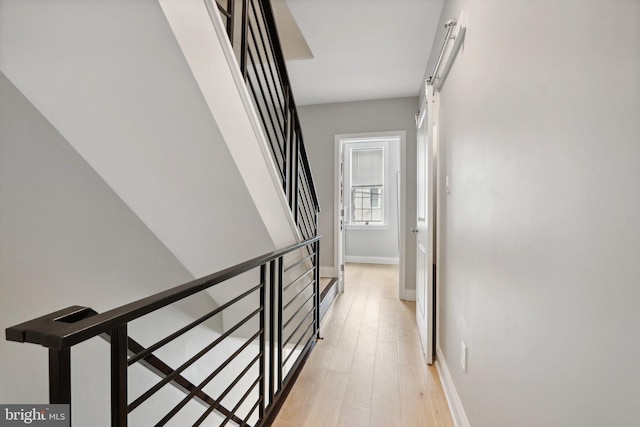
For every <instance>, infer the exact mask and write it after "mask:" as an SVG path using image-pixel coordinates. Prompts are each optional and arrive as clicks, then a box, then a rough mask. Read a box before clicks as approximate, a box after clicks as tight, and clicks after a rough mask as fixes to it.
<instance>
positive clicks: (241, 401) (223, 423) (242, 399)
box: [220, 375, 262, 427]
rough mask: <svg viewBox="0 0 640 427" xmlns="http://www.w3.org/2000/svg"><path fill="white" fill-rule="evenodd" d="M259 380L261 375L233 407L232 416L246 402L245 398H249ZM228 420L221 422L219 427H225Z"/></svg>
mask: <svg viewBox="0 0 640 427" xmlns="http://www.w3.org/2000/svg"><path fill="white" fill-rule="evenodd" d="M261 379H262V375H260V376H258V378H257V379H256V380H255V381H254V382H253V384H251V386H250V387H249V388H248V389H247V391H246V392H245V393H244V394H243V395H242V397H241V398H240V400H239V401H238V403H237V404H236V406H234V407H233V409H232V410H231V411H232V412H233V413H234V414H235V413H236V411H237V410H238V409H240V406H242V404H243V403H244V401H245V400H247V397H249V394H251V391H252V390H253V389H254V388H255V387H256V386H257V385H258V383H259V382H260V380H261ZM230 420H231V417H226V418H225V419H224V421H222V424H220V427H224V426H226V425H227V423H228V422H229V421H230Z"/></svg>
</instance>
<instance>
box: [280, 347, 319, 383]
mask: <svg viewBox="0 0 640 427" xmlns="http://www.w3.org/2000/svg"><path fill="white" fill-rule="evenodd" d="M314 341H315V340H314V339H313V334H311V337H309V340H307V343H306V344H305V346H304V348H303V349H302V351H301V352H300V354H301V355H304V354H306V352H307V351H308V350H309V348H310V347H312V346H315V344H314ZM303 359H304V357H301V358H298V359H297V360H296V361H295V362H294V363H293V365H292V366H291V369H290V370H289V372H288V373H287V375H285V377H284V378H283V380H282V385H283V387H282V388H283V389H285V388H286V387H287V384H288V383H289V381H290V380H291V377H292V375H295V374H296V369H297V368H298V365H299V364H300V362H301V361H302V360H303ZM283 366H284V364H283Z"/></svg>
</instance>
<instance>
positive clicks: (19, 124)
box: [0, 73, 220, 425]
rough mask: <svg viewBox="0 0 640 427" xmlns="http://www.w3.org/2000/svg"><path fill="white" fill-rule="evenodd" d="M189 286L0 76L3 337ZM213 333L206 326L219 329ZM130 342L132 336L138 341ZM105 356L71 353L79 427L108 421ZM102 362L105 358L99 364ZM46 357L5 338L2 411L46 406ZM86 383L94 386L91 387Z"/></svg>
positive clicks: (184, 274) (188, 314)
mask: <svg viewBox="0 0 640 427" xmlns="http://www.w3.org/2000/svg"><path fill="white" fill-rule="evenodd" d="M192 279H193V276H192V275H191V274H190V273H189V272H188V271H187V270H186V269H185V268H184V266H183V265H182V264H181V263H180V262H179V261H178V260H177V259H176V258H175V256H173V254H171V252H170V251H169V250H168V249H167V248H166V247H165V246H164V245H163V244H162V242H160V241H159V240H158V238H157V237H156V236H154V235H153V233H152V232H151V231H150V230H149V229H148V228H147V227H146V226H145V225H144V224H143V223H142V222H141V221H140V219H139V218H138V217H137V216H136V215H135V214H134V213H133V212H132V211H131V210H130V209H129V208H128V207H127V206H126V205H125V204H124V203H123V202H122V200H121V199H120V198H119V197H118V196H117V195H116V194H115V193H114V192H113V190H111V189H110V188H109V186H108V185H106V183H105V182H104V181H103V180H102V179H100V177H98V176H97V175H96V173H95V171H94V170H93V169H92V168H91V167H90V166H89V165H88V164H87V163H86V162H85V161H84V160H83V159H82V158H81V157H80V156H79V155H78V154H77V152H76V151H75V150H74V149H73V148H72V147H71V146H70V145H69V144H68V143H67V142H66V141H65V140H64V138H63V137H62V136H61V135H60V133H59V132H57V130H56V129H55V128H54V127H53V126H52V125H51V124H50V123H49V122H47V120H46V119H45V118H44V117H43V116H42V115H41V114H40V113H39V112H38V111H37V110H36V109H35V108H34V107H33V105H31V104H30V103H29V102H28V100H27V99H26V98H25V97H24V96H23V95H22V94H20V92H19V91H18V90H17V89H16V88H15V87H14V86H13V85H11V83H10V82H9V81H8V80H7V79H6V78H5V76H4V75H3V74H2V73H0V294H1V295H0V327H1V328H2V330H4V329H5V328H7V327H10V326H13V325H16V324H18V323H22V322H24V321H27V320H29V319H32V318H35V317H38V316H42V315H44V314H46V313H50V312H53V311H56V310H59V309H62V308H64V307H67V306H70V305H85V306H88V307H92V308H94V309H95V310H97V311H99V312H102V311H106V310H108V309H111V308H114V307H117V306H119V305H122V304H125V303H128V302H131V301H133V300H136V299H139V298H143V297H146V296H148V295H150V294H153V293H156V292H160V291H162V290H165V289H167V288H170V287H173V286H176V285H178V284H181V283H184V282H187V281H189V280H192ZM213 308H215V304H214V302H213V300H211V298H209V297H208V296H207V295H206V294H205V295H200V296H199V298H197V299H196V300H193V299H192V300H190V301H189V303H188V304H186V305H178V307H177V308H174V309H173V310H172V311H171V313H169V315H168V316H167V321H168V320H169V319H172V320H173V319H183V318H191V319H193V318H194V317H195V316H197V313H201V312H203V311H205V310H211V309H213ZM219 323H220V322H218V326H217V327H216V325H215V324H213V325H212V326H213V327H214V328H218V329H219V328H220V324H219ZM136 332H137V331H132V333H131V335H132V336H133V337H134V338H137V339H140V340H143V337H141V336H140V335H136ZM107 349H108V347H107V344H106V343H105V342H104V341H102V340H101V339H100V338H97V339H95V340H93V342H92V343H88V344H87V345H81V346H80V347H79V348H78V349H74V350H73V351H72V358H73V361H74V376H73V385H72V388H73V390H74V391H75V392H76V393H74V401H75V402H76V403H77V405H76V406H74V413H75V414H76V416H78V417H80V418H79V420H85V421H86V420H90V419H91V418H87V417H91V416H92V415H96V414H97V417H98V418H97V419H101V418H105V419H108V413H109V409H108V402H109V386H108V384H109V382H108V366H109V364H108V350H107ZM99 355H103V356H104V357H105V360H104V363H102V364H100V363H101V361H102V359H100V357H99ZM47 356H48V352H47V350H46V349H45V348H42V347H39V346H36V345H33V344H19V343H14V342H8V341H6V340H4V335H3V339H2V340H0V377H1V378H2V381H0V402H3V403H45V402H47V401H48V372H47V366H48V365H47ZM93 367H97V368H98V369H97V370H92V368H93ZM87 378H91V379H92V380H91V386H90V387H87ZM101 398H103V400H102V401H101V400H100V399H101ZM96 399H97V400H96ZM100 403H104V405H102V406H101V405H100ZM79 425H99V424H94V423H91V422H84V423H83V422H79Z"/></svg>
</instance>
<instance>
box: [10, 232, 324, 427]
mask: <svg viewBox="0 0 640 427" xmlns="http://www.w3.org/2000/svg"><path fill="white" fill-rule="evenodd" d="M319 241H320V237H315V238H312V239H308V240H306V241H304V242H302V243H298V244H294V245H291V246H289V247H287V248H284V249H280V250H276V251H273V252H270V253H267V254H264V255H262V256H258V257H256V258H253V259H251V260H248V261H246V262H243V263H240V264H238V265H236V266H234V267H230V268H227V269H225V270H222V271H220V272H218V273H214V274H211V275H209V276H206V277H203V278H201V279H197V280H193V281H191V282H188V283H185V284H184V285H181V286H177V287H175V288H172V289H169V290H167V291H164V292H159V293H157V294H155V295H152V296H150V297H147V298H143V299H140V300H138V301H135V302H133V303H130V304H126V305H124V306H122V307H119V308H116V309H113V310H110V311H107V312H105V313H102V314H98V313H96V312H95V311H94V310H92V309H91V308H87V307H80V306H72V307H68V308H66V309H64V310H59V311H56V312H54V313H51V314H49V315H46V316H42V317H39V318H36V319H33V320H31V321H28V322H25V323H22V324H19V325H16V326H13V327H10V328H7V329H6V337H7V339H8V340H10V341H17V342H29V343H35V344H40V345H43V346H45V347H48V348H49V372H50V375H49V378H50V381H49V387H50V403H71V358H70V351H71V349H72V347H73V346H75V345H76V344H79V343H82V342H84V341H86V340H88V339H90V338H93V337H96V336H102V337H103V338H105V337H106V338H105V339H107V340H108V341H109V342H110V343H111V369H112V373H111V393H112V400H111V408H112V411H111V412H112V415H111V416H112V425H114V426H126V425H127V419H128V414H129V413H130V412H132V411H134V410H135V409H136V408H138V407H139V406H140V405H141V404H143V403H144V402H145V401H146V400H147V399H148V398H150V397H151V396H153V395H155V394H156V393H157V392H158V391H159V390H160V389H162V388H163V387H164V386H165V385H167V384H175V385H177V386H179V387H180V388H181V389H182V390H183V391H185V394H186V397H185V398H184V399H183V400H182V401H181V402H180V403H179V404H178V405H176V406H175V407H173V408H168V410H169V412H168V413H167V414H165V415H164V417H163V418H162V419H161V420H160V422H159V424H158V425H164V423H166V422H168V421H169V420H170V419H171V418H172V417H174V416H175V415H176V414H177V413H178V412H179V411H180V410H181V409H182V408H183V407H185V406H186V404H187V403H188V402H189V401H190V400H193V399H197V400H199V401H200V402H201V403H202V404H204V405H205V406H207V409H206V410H205V412H204V413H203V414H202V415H201V418H200V419H199V420H200V421H198V422H201V421H204V420H205V419H206V418H207V417H208V416H209V415H210V414H211V413H214V412H216V413H219V414H221V415H222V416H223V417H226V418H225V420H226V421H225V423H226V422H228V421H233V422H235V423H237V424H239V425H247V424H246V423H247V421H248V420H249V419H251V418H252V417H256V416H257V421H256V422H255V423H254V425H255V426H256V427H257V426H262V425H265V424H266V425H268V424H269V422H270V421H271V420H273V417H274V413H275V412H277V410H278V409H279V407H280V406H281V404H282V399H284V397H286V394H287V391H286V390H287V387H289V386H290V382H291V381H292V379H293V378H294V377H295V376H296V375H297V374H296V372H295V370H296V369H297V367H298V366H300V364H301V363H302V362H303V360H305V359H306V357H307V355H308V352H309V351H310V350H311V349H312V348H313V346H314V344H315V338H317V337H318V336H319V316H320V313H319V300H320V299H319V298H320V289H319V273H318V270H319V269H318V266H319V253H320V252H319V249H320V242H319ZM301 251H302V252H301ZM294 252H296V253H297V256H296V257H292V258H293V259H290V260H289V261H287V262H288V263H290V265H285V255H288V254H291V253H294ZM308 254H310V255H308ZM290 258H291V257H290ZM301 260H302V261H301ZM294 268H295V269H297V270H304V271H303V272H302V273H301V272H300V271H295V270H293V269H294ZM255 269H259V273H260V282H259V284H257V285H255V286H254V285H250V287H249V288H248V289H247V290H244V289H243V290H239V291H238V292H237V294H236V295H234V296H231V297H229V301H227V302H225V303H224V304H221V305H220V306H219V307H217V308H215V309H213V310H211V311H210V312H208V313H206V314H204V315H203V316H201V317H200V318H198V319H196V320H194V321H193V322H191V323H189V324H188V325H186V326H184V327H182V328H178V329H177V330H176V331H175V332H173V333H168V334H167V335H166V336H165V337H164V338H161V339H159V340H158V341H157V342H156V343H154V344H151V345H149V346H148V347H146V348H145V347H143V346H142V345H140V344H138V343H137V342H136V341H134V340H132V339H131V338H130V337H129V335H128V333H127V327H128V324H129V323H130V322H131V321H133V320H135V319H138V318H140V317H142V316H145V315H147V314H150V313H152V312H155V311H157V310H159V309H162V308H164V307H167V306H169V305H171V304H174V303H176V302H178V301H180V300H182V299H184V298H187V297H189V296H192V295H195V294H197V293H199V292H202V291H204V290H206V289H209V288H212V287H215V286H217V285H220V284H222V283H223V282H226V281H228V280H229V279H232V278H234V277H237V276H239V275H241V274H243V273H247V272H249V271H252V270H255ZM285 271H286V272H287V274H286V276H287V277H286V279H287V283H285V282H284V279H285V273H284V272H285ZM289 276H291V277H289ZM300 277H308V278H309V280H308V282H304V283H299V282H300V280H299V279H300ZM255 293H259V302H258V305H257V306H255V307H252V306H250V307H249V308H248V309H247V308H246V307H245V309H246V311H249V313H248V314H247V315H246V316H245V315H244V314H242V316H244V318H243V319H242V320H240V321H238V322H237V323H236V324H235V325H229V326H228V327H226V328H225V331H224V332H222V333H220V334H214V335H216V338H215V339H214V340H213V341H212V342H211V343H209V344H206V345H204V347H203V348H202V350H200V351H198V352H197V353H196V354H195V355H193V356H191V357H189V358H188V360H186V361H184V362H182V363H181V365H180V366H178V367H177V368H172V367H169V366H168V365H167V364H166V363H164V362H163V361H162V360H160V359H159V358H158V356H157V355H155V354H154V351H157V350H158V349H160V348H162V347H163V346H164V345H165V344H168V343H170V342H172V341H173V340H175V339H176V338H178V337H180V336H182V335H183V334H184V333H186V332H187V331H189V330H191V329H193V328H194V327H195V326H197V325H200V324H202V323H203V322H204V321H206V320H208V319H210V318H212V317H213V316H215V315H216V314H219V313H222V312H223V311H224V310H225V309H229V308H231V309H233V308H235V305H236V304H238V303H239V302H241V301H245V302H246V303H247V304H249V303H250V301H247V300H246V297H247V296H249V295H251V294H255ZM300 295H305V297H304V298H302V300H303V301H304V302H303V303H302V305H301V306H299V307H298V306H296V307H297V310H295V312H293V313H290V312H287V313H285V310H287V309H288V307H289V305H290V304H291V302H292V301H293V300H298V299H300V298H299V296H300ZM285 301H286V303H285ZM249 305H250V304H249ZM256 318H257V319H258V320H259V326H258V327H257V332H255V330H254V332H250V333H249V335H251V336H250V337H249V338H243V337H244V336H245V334H240V335H237V333H238V332H239V330H240V329H241V328H243V327H245V325H246V326H248V325H249V324H248V322H249V321H250V320H251V319H256ZM294 319H295V321H294ZM225 326H226V325H225ZM294 326H295V327H294ZM305 326H306V328H305ZM303 328H305V329H304V330H303ZM250 329H251V328H250ZM300 331H302V333H300ZM283 336H286V337H287V338H286V341H283V340H282V338H283ZM226 339H233V340H235V341H234V342H235V343H236V344H238V343H239V342H241V341H243V340H244V343H243V344H242V345H241V346H240V347H238V348H235V347H234V352H233V354H231V355H229V356H224V357H225V358H226V359H225V360H224V361H223V362H221V363H220V364H219V365H218V366H210V367H209V369H210V371H211V373H210V374H209V375H208V376H207V377H206V378H205V380H203V381H201V382H200V384H198V385H195V384H193V383H191V382H190V381H189V380H187V379H186V378H185V377H184V376H183V374H182V373H183V372H184V371H185V370H187V369H188V368H189V367H190V366H192V365H194V364H195V363H198V362H199V361H200V360H201V358H202V357H203V356H205V355H207V354H208V353H209V352H211V351H216V350H217V346H218V344H220V343H222V342H223V341H224V340H226ZM256 340H257V341H258V343H256ZM296 340H297V341H296ZM293 341H296V343H295V346H293V347H292V348H291V347H290V344H292V342H293ZM285 346H287V352H288V354H287V355H286V358H285V357H283V351H284V347H285ZM293 349H297V352H294V351H293ZM255 350H257V354H255ZM221 354H222V353H221ZM240 354H244V359H245V360H246V358H247V357H251V358H252V361H251V362H250V363H249V364H243V363H244V362H243V360H240V359H241V358H240V357H239V355H240ZM267 355H268V361H267ZM294 356H295V357H294ZM185 357H188V356H185ZM292 360H294V363H293V367H291V368H289V362H290V361H292ZM136 363H142V364H144V365H145V366H147V367H148V368H149V367H151V368H153V369H154V370H155V371H156V373H158V374H159V375H160V374H161V377H162V378H161V380H160V381H159V382H158V383H156V384H155V385H153V386H152V387H150V388H148V389H147V390H146V391H144V392H142V394H140V395H139V396H137V397H136V398H135V399H132V401H131V403H128V402H129V397H128V395H127V393H128V387H127V384H128V373H127V370H128V367H129V366H132V365H134V364H136ZM238 365H239V366H240V367H238ZM228 367H233V369H242V368H243V369H242V372H241V373H240V374H239V375H237V376H236V377H235V379H233V380H230V381H231V383H230V384H226V385H225V386H226V388H225V390H224V391H223V392H222V394H220V395H218V396H214V395H212V394H211V393H210V392H205V390H204V387H205V386H207V385H208V384H209V383H210V382H211V381H212V380H213V379H214V378H216V376H217V375H218V374H219V373H221V372H222V371H223V370H225V369H227V368H228ZM257 368H259V373H257V375H255V372H253V371H254V370H255V369H257ZM234 372H235V370H234ZM250 375H255V376H251V377H250ZM243 377H244V378H245V379H246V380H247V381H251V380H253V383H252V385H251V386H250V387H249V388H248V389H244V392H243V391H242V390H238V389H237V388H236V387H240V384H241V383H242V381H241V380H242V378H243ZM231 390H234V391H236V392H237V393H243V395H242V397H241V399H240V401H238V402H237V403H236V404H235V406H234V407H233V409H231V410H229V409H228V407H227V406H223V405H222V399H224V398H225V397H226V396H227V395H228V394H229V393H230V391H231ZM256 393H257V398H256V400H255V403H254V401H253V400H252V401H251V402H250V403H249V404H250V405H251V406H252V409H251V410H250V412H248V413H247V412H243V413H242V414H241V413H238V410H239V408H241V407H242V403H243V402H244V401H245V400H246V399H248V398H249V396H252V395H255V394H256ZM231 405H233V403H232V404H231ZM256 409H257V410H258V415H255V414H254V412H255V411H256Z"/></svg>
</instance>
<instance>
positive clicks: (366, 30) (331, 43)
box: [283, 0, 444, 105]
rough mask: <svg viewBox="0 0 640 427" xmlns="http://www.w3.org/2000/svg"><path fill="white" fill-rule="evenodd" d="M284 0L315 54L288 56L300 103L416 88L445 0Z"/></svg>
mask: <svg viewBox="0 0 640 427" xmlns="http://www.w3.org/2000/svg"><path fill="white" fill-rule="evenodd" d="M285 1H286V4H287V5H288V6H289V9H290V11H291V15H292V16H293V18H294V19H295V22H296V23H297V24H298V27H299V29H300V32H301V33H302V35H303V37H304V39H305V40H306V43H307V45H308V47H309V49H310V50H311V55H313V58H311V59H295V60H288V61H287V67H288V71H289V77H290V79H291V85H292V87H293V91H294V96H295V100H296V103H297V104H298V105H309V104H326V103H332V102H347V101H359V100H367V99H384V98H394V97H405V96H416V95H417V94H418V91H419V88H420V83H421V80H422V78H423V77H424V73H425V68H426V64H427V59H428V57H429V52H430V50H431V46H432V44H433V38H434V36H435V34H436V29H437V24H438V20H439V18H440V13H441V11H442V6H443V4H444V0H285ZM285 43H286V41H285V40H283V44H285ZM285 50H286V48H285Z"/></svg>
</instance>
